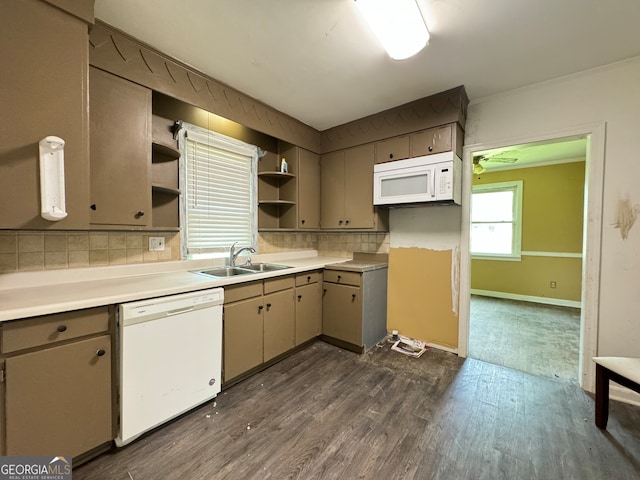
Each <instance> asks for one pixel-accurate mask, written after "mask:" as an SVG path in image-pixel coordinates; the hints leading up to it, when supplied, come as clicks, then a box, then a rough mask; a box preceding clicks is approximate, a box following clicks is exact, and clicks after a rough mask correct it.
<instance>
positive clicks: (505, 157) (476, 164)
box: [473, 150, 518, 175]
mask: <svg viewBox="0 0 640 480" xmlns="http://www.w3.org/2000/svg"><path fill="white" fill-rule="evenodd" d="M515 152H516V151H515V150H505V151H504V152H496V153H488V154H484V155H478V156H477V157H474V158H473V173H475V174H476V175H480V174H481V173H483V172H484V171H485V167H484V166H483V165H482V164H481V163H480V162H491V163H516V162H517V161H518V158H517V157H514V156H509V154H512V153H515Z"/></svg>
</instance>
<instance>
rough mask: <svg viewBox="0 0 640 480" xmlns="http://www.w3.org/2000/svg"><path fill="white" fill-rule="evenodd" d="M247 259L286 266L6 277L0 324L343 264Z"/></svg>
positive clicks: (291, 256) (190, 265)
mask: <svg viewBox="0 0 640 480" xmlns="http://www.w3.org/2000/svg"><path fill="white" fill-rule="evenodd" d="M252 258H253V262H254V263H257V262H269V263H279V264H283V265H288V266H290V267H291V268H288V269H284V270H278V271H274V272H265V273H254V274H250V275H240V276H235V277H228V278H213V277H210V276H206V275H201V274H198V273H195V271H197V270H205V269H207V268H212V267H215V266H219V265H221V263H219V262H220V260H219V259H218V263H216V262H214V261H211V260H189V261H181V262H167V263H158V264H149V265H127V266H122V267H97V268H84V269H73V270H64V271H62V270H60V271H45V272H20V273H15V274H13V273H12V274H5V275H2V276H1V277H0V321H7V320H16V319H20V318H27V317H33V316H37V315H47V314H51V313H58V312H64V311H70V310H78V309H81V308H91V307H97V306H101V305H112V304H117V303H123V302H130V301H136V300H143V299H147V298H155V297H161V296H165V295H174V294H177V293H184V292H193V291H197V290H204V289H208V288H215V287H224V286H226V285H232V284H235V283H242V282H247V281H253V280H262V279H265V278H271V277H277V276H282V275H291V274H295V273H300V272H305V271H309V270H315V269H320V268H325V267H326V266H327V265H330V264H333V263H337V262H344V260H345V259H344V258H335V257H321V256H318V254H317V252H316V251H315V250H308V251H300V252H288V253H281V254H269V255H254V256H253V257H252Z"/></svg>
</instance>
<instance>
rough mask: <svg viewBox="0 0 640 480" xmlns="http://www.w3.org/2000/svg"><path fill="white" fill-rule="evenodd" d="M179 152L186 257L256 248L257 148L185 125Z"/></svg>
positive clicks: (183, 244) (183, 242) (182, 223)
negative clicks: (237, 247) (237, 248)
mask: <svg viewBox="0 0 640 480" xmlns="http://www.w3.org/2000/svg"><path fill="white" fill-rule="evenodd" d="M180 151H181V154H182V155H181V168H180V173H181V179H180V180H181V183H180V184H181V185H183V189H184V191H183V194H182V197H181V226H182V229H181V230H182V231H181V235H182V246H183V252H182V253H183V257H184V256H188V257H190V258H193V257H201V256H205V255H206V256H215V255H216V254H217V255H222V254H226V253H227V252H228V251H229V247H231V245H232V244H233V243H234V242H238V245H242V246H252V247H254V248H256V247H257V223H258V222H257V211H256V205H257V191H256V190H257V181H256V179H257V176H256V175H257V174H256V168H257V161H258V148H257V147H256V146H254V145H249V144H247V143H244V142H242V141H240V140H236V139H234V138H230V137H227V136H225V135H221V134H219V133H216V132H212V131H209V130H206V129H203V128H201V127H197V126H195V125H190V124H187V123H183V124H182V129H181V130H180Z"/></svg>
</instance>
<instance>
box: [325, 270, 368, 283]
mask: <svg viewBox="0 0 640 480" xmlns="http://www.w3.org/2000/svg"><path fill="white" fill-rule="evenodd" d="M360 277H361V274H360V273H358V272H343V271H341V270H325V271H324V281H325V282H331V283H340V284H343V285H353V286H355V287H359V286H360Z"/></svg>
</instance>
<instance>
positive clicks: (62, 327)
mask: <svg viewBox="0 0 640 480" xmlns="http://www.w3.org/2000/svg"><path fill="white" fill-rule="evenodd" d="M56 330H57V331H58V332H60V333H62V332H66V331H67V326H66V325H58V328H56Z"/></svg>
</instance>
